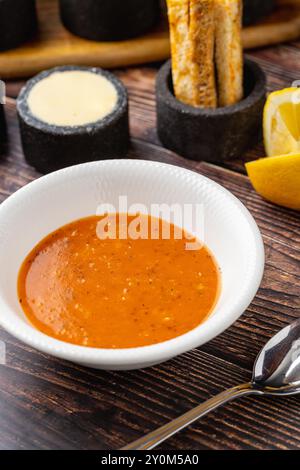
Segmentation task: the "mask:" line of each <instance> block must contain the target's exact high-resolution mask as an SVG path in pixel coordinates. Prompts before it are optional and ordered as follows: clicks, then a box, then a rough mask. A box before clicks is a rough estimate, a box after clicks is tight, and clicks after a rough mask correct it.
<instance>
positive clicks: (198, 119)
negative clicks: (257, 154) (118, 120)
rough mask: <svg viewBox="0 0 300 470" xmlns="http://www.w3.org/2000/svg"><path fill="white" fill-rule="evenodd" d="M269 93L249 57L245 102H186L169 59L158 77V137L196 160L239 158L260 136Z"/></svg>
mask: <svg viewBox="0 0 300 470" xmlns="http://www.w3.org/2000/svg"><path fill="white" fill-rule="evenodd" d="M265 94H266V78H265V74H264V72H263V71H262V70H261V68H260V67H259V66H258V65H257V64H256V63H254V62H252V61H250V60H248V59H245V64H244V96H245V98H244V99H243V100H242V101H240V102H239V103H237V104H235V105H233V106H228V107H224V108H217V109H208V108H196V107H193V106H189V105H186V104H184V103H182V102H181V101H179V100H177V99H176V98H175V96H174V93H173V84H172V75H171V62H170V61H168V62H166V63H165V64H164V65H163V66H162V68H161V69H160V70H159V72H158V76H157V80H156V105H157V132H158V136H159V138H160V140H161V142H162V143H163V145H164V146H165V147H167V148H168V149H170V150H173V151H174V152H176V153H178V154H180V155H182V156H184V157H186V158H189V159H192V160H206V161H210V162H224V161H226V160H231V159H234V158H238V157H240V156H241V155H242V153H243V152H244V151H245V150H246V149H247V148H248V147H250V146H252V145H254V144H255V143H256V142H257V141H258V139H259V137H260V134H261V127H262V113H263V107H264V103H265Z"/></svg>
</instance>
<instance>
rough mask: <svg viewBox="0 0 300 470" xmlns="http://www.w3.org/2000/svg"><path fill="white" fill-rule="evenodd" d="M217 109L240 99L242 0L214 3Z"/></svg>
mask: <svg viewBox="0 0 300 470" xmlns="http://www.w3.org/2000/svg"><path fill="white" fill-rule="evenodd" d="M215 10H216V66H217V74H218V105H219V106H230V105H233V104H235V103H237V102H238V101H240V100H241V99H242V98H243V49H242V39H241V34H242V0H215Z"/></svg>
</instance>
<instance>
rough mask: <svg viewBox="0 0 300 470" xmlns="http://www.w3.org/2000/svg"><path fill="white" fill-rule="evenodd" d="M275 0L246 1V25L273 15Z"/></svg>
mask: <svg viewBox="0 0 300 470" xmlns="http://www.w3.org/2000/svg"><path fill="white" fill-rule="evenodd" d="M274 8H275V0H244V9H243V11H244V18H243V20H244V25H245V26H248V25H250V24H252V23H255V22H256V21H258V20H260V19H261V18H263V17H264V16H266V15H268V14H269V13H271V12H272V11H273V10H274Z"/></svg>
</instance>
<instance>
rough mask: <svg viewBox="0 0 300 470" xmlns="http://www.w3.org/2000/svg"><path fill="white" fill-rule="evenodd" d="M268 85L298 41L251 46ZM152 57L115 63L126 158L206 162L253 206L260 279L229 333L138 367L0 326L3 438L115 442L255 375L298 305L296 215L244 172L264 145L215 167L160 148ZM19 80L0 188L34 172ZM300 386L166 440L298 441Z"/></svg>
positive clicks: (80, 444) (240, 404) (252, 444)
mask: <svg viewBox="0 0 300 470" xmlns="http://www.w3.org/2000/svg"><path fill="white" fill-rule="evenodd" d="M252 56H253V57H255V60H257V61H258V62H259V63H260V64H261V65H262V66H263V68H264V69H265V70H266V72H267V74H268V84H269V89H270V90H271V89H275V88H280V87H282V86H285V85H288V84H289V83H290V82H291V81H292V80H294V79H296V78H299V77H300V60H299V59H300V44H298V43H295V44H290V45H284V46H278V47H275V48H272V49H266V50H261V51H256V52H255V53H253V54H252ZM156 71H157V66H156V65H153V66H147V67H140V68H130V69H126V70H122V71H121V70H120V71H117V73H118V75H119V76H120V77H121V78H122V79H123V80H124V82H125V84H126V85H127V87H128V89H129V93H130V125H131V132H132V136H133V139H132V145H131V149H130V152H129V156H130V157H131V158H144V159H150V160H158V161H164V162H168V163H171V164H176V165H180V166H183V167H185V168H189V169H191V170H194V171H196V172H199V173H202V174H204V175H206V176H208V177H210V178H212V179H213V180H215V181H217V182H219V183H221V184H222V185H223V186H225V187H226V188H228V189H229V190H230V191H232V192H233V193H234V194H235V195H236V196H237V197H238V198H239V199H240V200H241V201H243V202H244V203H245V205H246V206H247V207H248V208H249V210H250V211H251V213H252V214H253V216H254V217H255V219H256V221H257V223H258V225H259V227H260V229H261V231H262V234H263V237H264V243H265V248H266V270H265V275H264V279H263V282H262V285H261V288H260V290H259V292H258V294H257V295H256V297H255V299H254V301H253V302H252V304H251V305H250V307H249V308H248V309H247V311H246V312H245V314H244V315H243V316H242V317H241V319H240V320H239V321H238V322H236V323H235V324H234V325H233V326H232V327H231V328H229V329H228V330H227V331H226V332H225V333H223V334H222V335H220V336H219V337H218V338H216V339H214V340H213V341H211V342H209V343H208V344H206V345H204V346H203V347H202V348H199V349H196V350H194V351H191V352H188V353H186V354H183V355H181V356H180V357H177V358H176V359H173V360H172V361H169V362H167V363H165V364H162V365H160V366H157V367H153V368H150V369H145V370H140V371H131V372H105V371H96V370H92V369H87V368H84V367H79V366H76V365H74V364H71V363H67V362H64V361H61V360H59V359H55V358H50V357H48V356H46V355H45V354H42V353H40V352H38V351H35V350H33V349H31V348H30V347H28V346H26V345H24V344H22V343H20V342H19V341H17V340H16V339H14V338H13V337H12V336H10V335H9V334H8V333H6V332H5V331H3V330H0V340H2V341H4V342H5V343H6V348H7V363H6V364H5V365H0V449H112V448H118V447H121V446H122V445H124V444H125V443H127V442H129V441H131V440H133V439H135V438H137V437H139V436H141V435H142V434H144V433H145V432H147V431H150V430H152V429H154V428H155V427H157V426H159V425H162V424H164V423H165V422H167V421H168V420H170V419H172V418H175V417H176V416H178V415H179V414H180V413H182V412H184V411H187V410H188V409H190V408H191V407H193V406H194V405H196V404H198V403H199V402H201V401H203V400H205V399H207V398H208V397H210V396H212V395H213V394H215V393H218V392H219V391H221V390H223V389H225V388H226V387H230V386H233V385H235V384H237V383H239V382H244V381H247V380H249V378H250V376H251V368H252V364H253V361H254V359H255V356H256V354H257V352H258V351H259V349H260V348H261V346H262V345H263V344H264V343H265V342H266V341H267V340H268V339H269V338H270V337H271V336H272V335H273V334H274V333H275V332H277V331H278V330H279V329H280V328H281V327H282V326H284V325H286V324H288V323H290V322H291V321H293V319H295V318H297V317H299V315H300V301H299V294H300V289H299V285H300V215H299V213H297V212H294V211H291V210H287V209H283V208H280V207H276V206H274V205H272V204H269V203H268V202H266V201H264V200H262V199H261V198H260V196H258V195H257V194H256V193H255V192H254V190H253V189H252V187H251V185H250V183H249V180H248V178H247V177H246V176H245V175H244V174H243V173H244V170H243V168H244V167H243V162H244V161H246V160H249V159H253V158H257V157H258V156H260V155H263V148H262V146H261V145H260V146H257V147H256V148H255V149H252V150H251V151H250V152H249V153H248V154H247V155H245V156H243V157H241V159H240V160H238V161H235V162H232V163H230V164H229V165H227V167H226V168H220V167H216V166H214V165H210V164H207V163H204V162H192V161H188V160H185V159H183V158H182V157H180V156H178V155H175V154H174V153H172V152H170V151H168V150H166V149H163V148H162V147H161V146H160V143H159V141H158V139H157V136H156V131H155V104H154V94H153V87H154V80H155V74H156ZM22 83H23V82H12V83H9V84H8V86H7V90H8V94H9V95H10V96H11V98H9V99H8V102H7V105H6V115H7V120H8V131H9V140H8V144H7V145H6V146H5V147H4V148H2V156H1V162H0V200H1V201H2V200H4V199H5V198H6V197H7V196H8V195H9V194H11V193H12V192H14V191H16V190H17V189H18V188H20V187H21V186H23V185H24V184H27V183H28V182H30V181H32V180H33V179H35V178H36V177H38V176H39V174H38V173H37V172H36V171H35V170H33V169H32V168H30V167H29V166H28V165H27V164H26V163H25V161H24V158H23V154H22V150H21V145H20V140H19V134H18V126H17V120H16V115H15V100H14V98H15V97H16V95H17V93H18V91H19V89H20V87H21V86H22ZM299 405H300V398H299V397H290V398H285V399H261V398H244V399H241V400H239V401H237V402H236V403H232V404H230V405H227V406H226V407H223V408H221V409H219V410H218V411H216V412H214V413H212V414H210V415H208V416H207V417H205V418H203V419H202V420H201V421H199V422H198V423H196V424H194V425H193V426H191V427H190V428H189V429H188V430H185V431H183V432H181V433H180V434H179V435H177V436H176V437H174V438H172V439H170V440H169V441H168V442H167V443H165V444H164V445H163V446H161V448H162V449H300V406H299Z"/></svg>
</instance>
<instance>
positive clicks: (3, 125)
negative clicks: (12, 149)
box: [0, 103, 6, 153]
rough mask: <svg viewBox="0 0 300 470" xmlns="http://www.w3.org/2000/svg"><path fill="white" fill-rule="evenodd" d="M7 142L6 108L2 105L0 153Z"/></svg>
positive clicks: (0, 115)
mask: <svg viewBox="0 0 300 470" xmlns="http://www.w3.org/2000/svg"><path fill="white" fill-rule="evenodd" d="M5 140H6V121H5V115H4V106H3V105H2V104H1V103H0V153H1V150H2V147H3V143H4V142H5Z"/></svg>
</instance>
